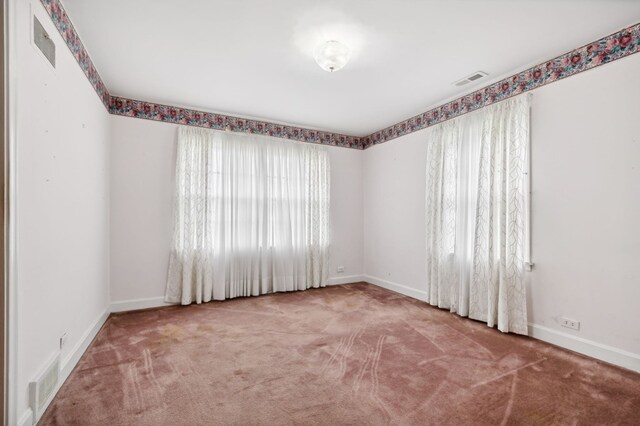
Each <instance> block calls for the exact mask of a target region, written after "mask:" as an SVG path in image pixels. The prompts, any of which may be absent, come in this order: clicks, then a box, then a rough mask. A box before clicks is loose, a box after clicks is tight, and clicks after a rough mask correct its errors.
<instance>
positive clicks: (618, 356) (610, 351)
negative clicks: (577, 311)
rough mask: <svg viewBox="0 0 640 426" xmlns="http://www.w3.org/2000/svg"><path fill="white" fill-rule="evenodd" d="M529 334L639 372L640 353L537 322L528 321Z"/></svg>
mask: <svg viewBox="0 0 640 426" xmlns="http://www.w3.org/2000/svg"><path fill="white" fill-rule="evenodd" d="M529 336H530V337H533V338H534V339H538V340H542V341H544V342H547V343H551V344H552V345H556V346H560V347H561V348H565V349H569V350H571V351H574V352H578V353H581V354H583V355H587V356H590V357H592V358H596V359H599V360H601V361H604V362H608V363H609V364H614V365H617V366H620V367H623V368H627V369H629V370H632V371H636V372H639V373H640V355H638V354H634V353H631V352H627V351H625V350H622V349H618V348H614V347H612V346H607V345H603V344H602V343H598V342H594V341H592V340H587V339H583V338H582V337H578V336H574V335H572V334H568V333H563V332H562V331H558V330H554V329H552V328H549V327H545V326H542V325H538V324H531V323H529Z"/></svg>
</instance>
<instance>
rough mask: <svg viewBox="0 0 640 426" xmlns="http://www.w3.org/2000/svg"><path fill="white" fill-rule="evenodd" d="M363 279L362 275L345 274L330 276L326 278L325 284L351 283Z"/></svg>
mask: <svg viewBox="0 0 640 426" xmlns="http://www.w3.org/2000/svg"><path fill="white" fill-rule="evenodd" d="M360 281H365V277H364V275H347V276H344V277H331V278H329V279H328V280H327V285H341V284H351V283H357V282H360Z"/></svg>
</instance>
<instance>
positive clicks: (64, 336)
mask: <svg viewBox="0 0 640 426" xmlns="http://www.w3.org/2000/svg"><path fill="white" fill-rule="evenodd" d="M66 344H67V333H64V334H63V335H62V336H61V337H60V349H62V348H64V345H66Z"/></svg>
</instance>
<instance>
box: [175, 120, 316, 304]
mask: <svg viewBox="0 0 640 426" xmlns="http://www.w3.org/2000/svg"><path fill="white" fill-rule="evenodd" d="M176 187H177V192H176V213H175V221H174V248H173V254H172V265H173V266H175V268H174V269H173V270H172V269H171V266H170V276H169V282H170V285H169V284H168V286H167V289H168V292H169V290H170V289H173V290H172V291H174V293H173V294H172V297H174V296H176V294H177V293H181V294H180V299H181V301H182V302H183V303H189V302H191V301H192V300H195V301H199V300H203V301H207V300H210V298H216V299H220V298H227V297H235V296H246V295H256V294H263V293H268V292H272V291H287V290H300V289H304V288H308V287H310V286H316V287H317V286H319V285H323V281H324V279H325V275H326V268H327V266H326V259H327V252H328V245H329V230H328V226H329V220H328V219H329V218H328V215H329V162H328V155H327V152H326V150H325V149H324V148H323V147H319V146H314V145H311V144H305V143H299V142H289V141H284V140H274V139H271V138H267V137H263V136H255V135H244V134H232V133H227V132H219V131H212V130H203V129H194V128H181V129H180V131H179V137H178V155H177V166H176ZM176 268H177V269H176ZM178 270H179V271H178ZM185 270H186V271H187V273H186V274H185V272H184V271H185ZM178 272H179V273H178ZM174 274H178V275H179V276H176V277H174V276H173V275H174ZM207 274H209V275H207ZM200 276H203V277H205V278H203V281H206V282H207V283H208V284H207V283H204V284H201V283H200V282H198V280H200V278H198V277H200ZM209 276H210V277H209ZM194 277H195V278H194ZM194 280H196V281H197V282H196V283H195V284H194V282H193V281H194ZM185 281H187V282H189V285H188V286H187V287H188V288H191V289H192V288H196V292H195V294H191V293H193V292H192V291H185V286H186V284H185ZM180 283H182V284H180ZM200 287H203V289H202V295H201V296H199V295H198V291H197V289H199V288H200ZM177 289H180V291H179V292H178V291H177Z"/></svg>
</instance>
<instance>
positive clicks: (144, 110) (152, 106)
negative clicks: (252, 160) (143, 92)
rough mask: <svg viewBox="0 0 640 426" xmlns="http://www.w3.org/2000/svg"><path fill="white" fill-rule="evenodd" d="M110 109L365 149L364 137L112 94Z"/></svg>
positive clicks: (161, 118) (230, 129)
mask: <svg viewBox="0 0 640 426" xmlns="http://www.w3.org/2000/svg"><path fill="white" fill-rule="evenodd" d="M109 112H110V113H111V114H115V115H123V116H125V117H136V118H145V119H147V120H155V121H164V122H167V123H176V124H185V125H188V126H196V127H205V128H207V129H216V130H227V131H232V132H241V133H254V134H258V135H265V136H273V137H276V138H283V139H290V140H294V141H299V142H309V143H317V144H322V145H332V146H340V147H344V148H355V149H362V138H359V137H357V136H348V135H342V134H339V133H332V132H325V131H322V130H313V129H307V128H304V127H294V126H288V125H285V124H277V123H271V122H268V121H260V120H251V119H246V118H240V117H233V116H230V115H223V114H214V113H210V112H203V111H196V110H192V109H187V108H179V107H174V106H169V105H161V104H156V103H152V102H145V101H137V100H133V99H128V98H123V97H118V96H112V97H111V104H110V105H109Z"/></svg>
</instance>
